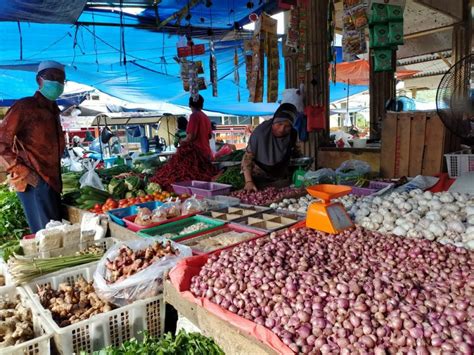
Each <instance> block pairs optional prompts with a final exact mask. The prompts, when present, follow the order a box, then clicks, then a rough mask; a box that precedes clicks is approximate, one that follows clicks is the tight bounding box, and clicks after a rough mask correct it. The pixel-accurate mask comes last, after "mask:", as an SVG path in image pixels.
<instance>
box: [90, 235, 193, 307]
mask: <svg viewBox="0 0 474 355" xmlns="http://www.w3.org/2000/svg"><path fill="white" fill-rule="evenodd" d="M156 242H159V243H165V242H166V243H167V242H168V240H167V239H165V238H147V239H141V240H133V241H127V242H125V243H121V244H116V245H114V246H113V247H112V248H110V249H109V250H108V251H107V253H105V254H104V256H103V257H102V259H101V260H100V261H99V263H98V265H97V269H96V271H95V272H94V288H95V291H96V293H97V295H98V296H99V297H100V298H101V299H104V300H107V301H108V302H110V303H113V304H115V305H117V306H119V307H122V306H125V305H128V304H131V303H133V302H134V301H136V300H140V299H145V298H149V297H154V296H157V295H158V294H159V293H160V292H161V291H162V289H163V277H164V274H165V272H167V271H168V270H169V269H171V268H172V267H174V266H175V265H176V264H177V263H178V261H179V260H181V259H183V258H186V257H189V256H191V255H192V251H191V248H189V247H187V246H185V245H181V244H177V243H174V242H172V241H170V243H171V247H172V248H173V249H175V250H178V251H179V254H178V255H172V256H165V257H162V258H161V259H160V260H158V261H156V262H154V263H152V264H151V265H150V266H148V267H146V268H144V269H143V270H140V271H139V272H137V273H136V274H133V275H131V276H129V277H127V278H126V279H124V280H122V281H117V282H114V283H108V282H107V280H106V277H107V272H108V271H107V270H108V269H107V267H106V264H107V263H108V262H109V261H110V260H113V259H115V257H117V256H118V255H119V253H120V248H121V247H122V246H124V245H125V246H127V247H129V248H130V249H132V250H133V251H135V252H136V251H138V250H142V249H146V248H147V247H149V246H152V245H153V244H154V243H156Z"/></svg>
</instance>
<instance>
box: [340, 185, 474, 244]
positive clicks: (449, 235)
mask: <svg viewBox="0 0 474 355" xmlns="http://www.w3.org/2000/svg"><path fill="white" fill-rule="evenodd" d="M339 201H340V202H342V204H343V205H344V206H345V207H346V209H347V211H348V212H349V214H350V216H351V217H352V218H353V219H354V222H355V223H356V224H358V225H360V226H362V227H364V228H367V229H369V230H375V231H379V232H381V233H393V234H396V235H398V236H403V237H409V238H426V239H428V240H436V241H438V242H440V243H443V244H446V243H451V244H454V245H456V246H461V247H466V248H468V249H474V196H472V195H467V194H461V193H450V192H439V193H432V192H429V191H426V192H423V191H422V190H412V191H410V192H402V193H398V192H393V193H391V194H387V195H383V196H366V197H358V196H354V195H348V196H344V197H342V198H340V199H339Z"/></svg>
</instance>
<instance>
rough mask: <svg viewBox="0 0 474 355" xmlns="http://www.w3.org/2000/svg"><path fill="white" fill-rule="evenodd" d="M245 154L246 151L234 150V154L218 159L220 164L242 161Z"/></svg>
mask: <svg viewBox="0 0 474 355" xmlns="http://www.w3.org/2000/svg"><path fill="white" fill-rule="evenodd" d="M244 154H245V150H244V149H241V150H234V151H233V152H232V153H230V154H227V155H223V156H221V157H219V158H217V159H216V161H218V162H224V161H241V160H242V158H243V156H244Z"/></svg>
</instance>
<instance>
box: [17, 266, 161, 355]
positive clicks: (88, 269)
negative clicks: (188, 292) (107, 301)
mask: <svg viewBox="0 0 474 355" xmlns="http://www.w3.org/2000/svg"><path fill="white" fill-rule="evenodd" d="M96 267H97V263H96V262H95V263H91V264H87V265H82V266H79V267H74V268H70V269H66V270H64V271H61V272H57V273H54V274H50V275H48V276H47V277H43V278H39V279H36V280H34V281H32V282H30V283H28V284H27V285H25V289H26V290H27V292H28V294H29V295H30V296H31V298H32V299H33V302H34V304H35V306H36V307H37V309H39V310H40V312H41V315H42V316H43V318H44V319H45V321H46V322H47V324H48V325H49V327H50V328H51V329H52V330H53V332H54V342H55V344H56V348H57V349H58V351H59V352H60V353H62V354H73V353H77V354H79V353H80V352H81V351H84V352H86V353H92V352H94V351H99V350H101V349H103V348H104V347H107V346H109V345H112V346H115V347H117V346H120V345H121V344H122V343H123V342H124V341H127V340H129V339H131V338H133V337H135V338H137V339H139V340H140V339H142V335H141V332H143V331H145V330H146V331H147V332H148V334H149V335H151V336H153V337H159V336H161V335H162V334H163V330H164V316H165V311H164V303H163V296H162V295H159V296H156V297H152V298H148V299H145V300H140V301H136V302H134V303H132V304H131V305H128V306H124V307H120V308H117V309H114V310H112V311H110V312H106V313H101V314H97V315H95V316H93V317H91V318H89V319H86V320H83V321H81V322H78V323H75V324H71V325H69V326H67V327H63V328H61V327H59V326H58V324H57V323H56V322H55V321H54V320H53V318H52V316H51V313H50V312H49V310H46V309H44V308H43V306H42V305H41V303H40V300H39V297H38V295H37V294H36V291H37V286H44V285H48V284H50V285H51V286H52V287H53V288H55V289H56V288H57V287H58V286H59V284H60V283H63V282H74V281H75V280H77V279H78V278H79V277H81V276H82V277H83V278H84V279H86V280H87V281H91V280H92V277H93V275H94V271H95V269H96ZM48 353H49V352H45V353H43V352H40V354H48Z"/></svg>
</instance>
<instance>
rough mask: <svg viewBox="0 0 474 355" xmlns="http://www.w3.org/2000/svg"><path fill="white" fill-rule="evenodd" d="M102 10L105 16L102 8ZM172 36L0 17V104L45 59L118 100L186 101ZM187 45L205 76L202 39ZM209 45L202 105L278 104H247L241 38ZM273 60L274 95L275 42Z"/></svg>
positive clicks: (248, 107) (27, 86)
mask: <svg viewBox="0 0 474 355" xmlns="http://www.w3.org/2000/svg"><path fill="white" fill-rule="evenodd" d="M0 10H1V7H0ZM83 15H84V13H83ZM81 16H82V15H81ZM107 16H112V15H111V14H110V13H108V15H107ZM115 17H116V18H117V17H118V16H117V15H115ZM160 17H161V15H160ZM116 18H115V19H116ZM191 35H192V33H191ZM178 39H179V37H178V36H177V35H169V34H165V33H160V32H154V31H151V30H143V29H138V28H130V27H113V26H107V27H106V26H86V25H67V24H49V25H46V24H38V23H21V24H20V26H19V25H18V23H16V22H0V106H7V105H9V104H10V103H11V100H15V99H19V98H21V97H24V96H30V95H31V94H33V93H34V91H35V90H36V82H35V72H36V67H37V65H38V63H39V62H40V61H42V60H46V59H53V60H57V61H60V62H62V63H63V64H65V65H66V70H67V78H68V80H71V81H74V82H77V83H82V84H86V85H89V86H92V87H94V88H96V89H98V90H100V91H102V92H104V93H107V94H109V95H111V96H114V97H117V98H120V99H122V100H125V101H129V102H132V103H137V104H145V103H153V102H157V101H163V102H167V103H171V104H176V105H182V106H187V102H188V99H189V94H188V93H187V92H185V91H184V90H183V85H182V81H181V79H180V76H179V65H178V64H177V62H176V61H175V59H174V57H175V56H176V43H177V41H178ZM194 43H195V44H199V43H204V44H205V45H206V53H205V54H204V55H201V56H197V57H194V60H202V61H203V66H204V70H205V73H204V77H205V78H206V79H207V80H208V79H209V76H210V75H209V51H208V48H209V41H208V40H202V39H194ZM215 47H216V57H217V70H218V78H219V81H218V97H212V88H211V87H208V89H207V90H203V91H201V94H202V95H203V96H204V98H205V109H206V110H208V111H215V112H222V113H227V114H234V115H267V114H271V113H273V112H274V111H275V109H276V107H277V106H278V104H276V103H258V104H254V103H249V102H248V97H249V92H248V90H247V88H246V70H245V64H244V63H245V61H244V59H245V53H244V49H243V43H242V41H239V40H233V41H219V38H217V39H216V46H215ZM235 51H237V54H238V57H239V67H238V72H239V76H240V82H239V83H238V84H237V83H236V82H235V80H234V71H235V66H234V53H235ZM339 52H340V51H339ZM280 66H281V69H280V71H279V93H280V94H281V92H282V91H283V90H284V83H285V80H284V70H283V68H284V62H283V57H281V47H280ZM366 89H367V87H365V86H351V88H350V93H351V94H356V93H358V92H361V91H364V90H366ZM238 91H240V101H239V100H238ZM346 92H347V91H346V85H345V84H335V85H333V84H331V92H330V99H331V101H335V100H339V99H341V98H344V97H345V96H346ZM265 98H266V94H265V93H264V99H265ZM2 102H3V104H2Z"/></svg>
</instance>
